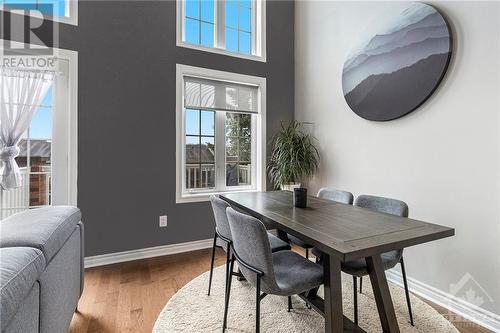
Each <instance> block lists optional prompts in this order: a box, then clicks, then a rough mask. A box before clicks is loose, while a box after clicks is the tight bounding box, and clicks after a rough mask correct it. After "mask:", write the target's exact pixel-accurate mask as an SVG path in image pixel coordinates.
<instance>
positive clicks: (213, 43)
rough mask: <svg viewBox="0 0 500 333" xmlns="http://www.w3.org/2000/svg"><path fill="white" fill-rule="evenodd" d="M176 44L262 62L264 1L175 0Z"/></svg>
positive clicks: (263, 49)
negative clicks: (177, 7)
mask: <svg viewBox="0 0 500 333" xmlns="http://www.w3.org/2000/svg"><path fill="white" fill-rule="evenodd" d="M178 6H179V9H178V16H177V17H178V30H177V35H178V37H177V45H178V46H184V47H193V48H198V49H202V50H206V51H210V52H215V53H223V54H230V55H234V56H238V57H243V58H250V59H255V60H261V61H265V1H264V0H178Z"/></svg>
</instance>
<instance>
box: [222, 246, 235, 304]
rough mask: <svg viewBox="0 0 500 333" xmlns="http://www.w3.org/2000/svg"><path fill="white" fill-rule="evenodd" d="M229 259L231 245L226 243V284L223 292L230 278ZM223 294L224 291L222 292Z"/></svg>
mask: <svg viewBox="0 0 500 333" xmlns="http://www.w3.org/2000/svg"><path fill="white" fill-rule="evenodd" d="M230 261H231V246H230V245H229V244H228V245H227V252H226V285H225V290H226V291H225V292H227V286H228V285H229V279H232V277H233V276H232V275H231V273H232V272H233V271H232V270H231V271H230V270H229V266H230ZM224 295H225V293H224Z"/></svg>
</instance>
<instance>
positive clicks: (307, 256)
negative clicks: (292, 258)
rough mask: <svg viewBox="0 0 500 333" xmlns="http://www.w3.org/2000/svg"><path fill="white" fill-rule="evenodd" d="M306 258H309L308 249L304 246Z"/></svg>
mask: <svg viewBox="0 0 500 333" xmlns="http://www.w3.org/2000/svg"><path fill="white" fill-rule="evenodd" d="M306 258H307V259H309V249H307V248H306Z"/></svg>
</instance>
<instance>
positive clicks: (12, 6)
mask: <svg viewBox="0 0 500 333" xmlns="http://www.w3.org/2000/svg"><path fill="white" fill-rule="evenodd" d="M0 9H4V10H11V11H14V10H33V11H39V12H41V13H42V14H44V15H46V16H48V17H49V18H50V19H52V20H53V21H57V22H62V23H69V24H73V25H77V10H78V3H77V0H0Z"/></svg>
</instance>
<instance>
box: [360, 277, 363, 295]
mask: <svg viewBox="0 0 500 333" xmlns="http://www.w3.org/2000/svg"><path fill="white" fill-rule="evenodd" d="M359 293H360V294H362V293H363V277H362V276H361V277H360V278H359Z"/></svg>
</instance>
